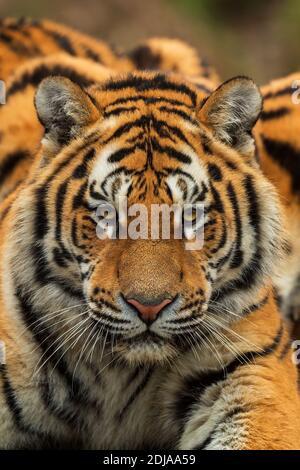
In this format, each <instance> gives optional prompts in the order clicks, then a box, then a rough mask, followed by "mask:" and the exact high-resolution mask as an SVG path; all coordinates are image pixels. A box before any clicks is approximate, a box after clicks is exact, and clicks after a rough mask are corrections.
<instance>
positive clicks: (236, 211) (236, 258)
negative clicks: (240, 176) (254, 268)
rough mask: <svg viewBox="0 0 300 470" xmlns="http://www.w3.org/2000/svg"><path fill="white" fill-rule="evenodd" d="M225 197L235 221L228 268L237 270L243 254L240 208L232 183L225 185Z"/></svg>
mask: <svg viewBox="0 0 300 470" xmlns="http://www.w3.org/2000/svg"><path fill="white" fill-rule="evenodd" d="M226 189H227V195H228V198H229V200H230V203H231V207H232V210H233V215H234V221H235V230H236V239H235V250H234V255H233V258H232V261H231V263H230V268H231V269H234V268H238V267H239V266H241V265H242V264H243V259H244V253H243V251H242V250H241V243H242V219H241V214H240V208H239V204H238V200H237V196H236V192H235V190H234V188H233V186H232V183H228V185H227V188H226Z"/></svg>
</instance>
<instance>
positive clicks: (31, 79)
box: [6, 64, 93, 100]
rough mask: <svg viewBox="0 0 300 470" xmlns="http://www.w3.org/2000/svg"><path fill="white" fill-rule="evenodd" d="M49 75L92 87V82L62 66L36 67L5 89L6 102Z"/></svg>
mask: <svg viewBox="0 0 300 470" xmlns="http://www.w3.org/2000/svg"><path fill="white" fill-rule="evenodd" d="M51 75H62V76H64V77H67V78H69V79H70V80H72V81H73V82H75V83H77V84H78V85H79V86H81V87H88V86H90V85H92V83H93V80H90V79H89V78H87V77H85V76H84V75H82V74H80V73H78V72H77V71H76V70H72V69H70V68H68V67H64V66H62V65H53V66H46V65H44V64H42V65H39V66H37V67H36V68H34V69H33V70H31V71H27V72H24V73H23V74H22V75H21V77H20V78H18V79H17V80H15V81H13V83H12V84H11V85H10V87H9V88H8V89H7V93H6V100H8V99H9V98H10V97H11V96H12V95H14V94H15V93H18V92H20V91H23V90H24V89H25V88H26V87H27V86H28V85H32V86H37V85H38V84H39V83H40V82H41V81H42V80H43V79H44V78H46V77H49V76H51Z"/></svg>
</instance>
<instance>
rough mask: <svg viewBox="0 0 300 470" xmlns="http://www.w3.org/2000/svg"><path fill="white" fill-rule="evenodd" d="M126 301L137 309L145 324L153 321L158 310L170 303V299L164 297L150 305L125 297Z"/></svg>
mask: <svg viewBox="0 0 300 470" xmlns="http://www.w3.org/2000/svg"><path fill="white" fill-rule="evenodd" d="M127 302H128V303H129V304H131V305H133V306H134V307H135V308H136V310H137V311H138V314H139V317H140V319H141V320H143V321H144V322H145V323H146V324H147V325H150V324H151V323H153V322H154V321H155V320H156V318H157V317H158V314H159V312H161V310H162V309H163V308H164V307H165V306H166V305H168V304H170V303H172V300H171V299H164V300H162V301H161V302H159V303H157V304H154V305H151V304H144V303H141V302H140V301H139V300H137V299H127Z"/></svg>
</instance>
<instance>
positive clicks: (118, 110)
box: [103, 106, 139, 119]
mask: <svg viewBox="0 0 300 470" xmlns="http://www.w3.org/2000/svg"><path fill="white" fill-rule="evenodd" d="M138 109H139V108H138V107H137V106H128V107H125V106H120V107H118V108H114V109H112V110H111V111H105V112H104V113H103V117H105V118H106V119H107V118H109V117H110V116H119V115H120V114H123V113H133V112H134V111H137V110H138Z"/></svg>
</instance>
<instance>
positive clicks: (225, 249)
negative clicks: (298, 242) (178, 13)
mask: <svg viewBox="0 0 300 470" xmlns="http://www.w3.org/2000/svg"><path fill="white" fill-rule="evenodd" d="M0 50H1V51H2V52H3V54H2V56H3V57H5V58H6V60H5V61H3V62H2V63H0V70H1V74H2V77H4V78H5V79H6V78H7V104H6V106H5V107H3V108H1V109H0V139H1V151H0V171H1V173H0V183H1V187H0V198H1V203H0V260H1V261H0V262H1V267H2V268H1V269H2V276H1V282H0V299H1V305H0V312H1V313H0V340H1V341H4V342H5V345H6V353H7V354H6V356H7V357H6V363H5V364H4V365H2V366H1V368H0V410H1V411H0V414H1V419H0V447H1V448H9V449H16V448H17V449H24V448H26V449H27V448H51V449H52V448H76V449H78V448H83V449H155V448H160V449H174V448H175V449H181V450H183V449H184V450H185V449H192V450H196V449H201V450H202V449H266V448H272V449H273V448H274V449H281V448H286V449H299V448H300V441H299V439H300V432H299V431H300V429H299V422H298V421H299V420H297V419H296V418H295V417H297V416H298V415H299V411H300V402H299V395H298V390H297V377H296V369H295V366H294V364H293V363H292V361H291V348H290V338H289V335H288V333H287V330H286V327H285V324H284V322H283V321H282V320H281V319H280V315H279V311H278V307H279V303H278V299H279V297H281V300H282V302H283V304H285V303H286V302H287V301H286V299H285V298H283V296H282V292H281V290H280V287H281V288H282V286H276V290H275V289H274V287H273V276H275V274H276V271H277V267H278V266H277V265H278V260H279V258H280V257H282V258H283V259H284V256H292V254H293V253H294V251H293V250H294V246H292V245H291V244H289V243H288V242H287V241H286V240H285V234H284V233H283V230H282V219H281V212H282V207H283V206H282V204H281V203H280V201H279V198H278V195H277V193H276V191H275V189H274V187H273V185H272V184H271V183H270V181H269V179H268V178H266V177H265V176H264V175H263V172H262V171H261V170H260V169H258V166H257V160H256V158H257V155H258V156H259V159H260V161H261V162H262V166H263V169H264V170H265V169H266V166H265V164H264V162H265V161H267V160H264V159H266V158H269V159H272V161H273V163H274V164H276V165H277V166H278V167H280V170H282V171H283V172H285V173H287V174H288V173H290V175H291V176H290V179H288V181H289V184H290V186H289V188H290V190H291V194H293V195H296V194H297V188H296V179H297V178H296V176H297V172H296V170H295V168H294V167H293V166H292V164H291V162H290V160H289V159H284V158H283V153H285V154H286V155H289V157H290V159H291V160H296V159H297V149H296V148H295V146H294V141H293V140H292V139H290V140H289V141H288V142H287V141H283V140H282V141H281V142H280V141H279V140H278V139H277V137H276V136H274V135H273V134H272V132H270V133H268V132H267V131H266V132H265V129H269V127H270V128H271V127H272V126H276V124H274V123H278V125H279V124H280V125H283V123H286V122H288V120H289V119H291V118H292V117H293V116H294V114H295V110H294V109H293V107H292V106H290V105H288V103H287V102H286V98H287V97H288V96H289V91H288V86H287V83H283V84H282V85H280V86H278V87H277V85H276V86H274V85H272V86H270V88H267V89H266V90H263V94H264V97H265V108H264V110H263V112H262V114H261V120H260V121H259V122H258V124H257V125H256V127H255V129H254V131H253V133H254V136H255V140H256V142H255V143H256V146H257V149H255V145H254V144H255V143H254V140H253V136H252V135H250V132H249V129H251V128H252V127H253V126H254V124H255V121H256V119H257V117H258V113H259V110H260V105H261V98H260V94H259V91H258V89H257V87H256V86H255V84H254V83H253V82H252V81H251V80H248V79H246V78H245V77H238V78H236V79H233V80H231V81H228V82H226V83H225V84H223V85H221V86H220V87H219V88H217V89H216V90H215V88H216V85H217V84H218V78H217V75H216V74H215V72H214V71H213V70H212V69H211V68H210V67H209V66H208V65H207V64H206V63H205V62H204V61H203V60H201V59H199V57H198V56H197V54H196V53H195V51H194V50H193V49H192V48H190V46H188V45H186V44H184V43H182V42H181V41H177V40H167V39H157V38H154V39H153V38H152V39H150V40H148V41H147V42H145V43H143V44H142V45H138V46H136V48H134V49H133V50H132V51H131V52H130V53H128V54H124V55H122V56H120V55H118V54H117V53H115V51H113V50H112V49H111V48H110V47H109V46H107V45H106V44H105V43H102V42H101V41H96V40H93V39H91V38H89V37H87V36H84V35H81V34H80V33H77V32H74V31H72V30H70V29H68V28H66V27H64V26H60V25H55V24H53V23H51V22H48V21H41V22H34V21H30V20H20V21H16V20H12V19H9V20H4V21H3V22H2V24H1V27H0ZM11 67H14V69H16V70H15V71H14V72H13V73H12V68H11ZM51 77H52V78H51ZM214 90H215V91H214ZM233 96H234V99H232V97H233ZM276 100H277V101H278V100H279V101H278V106H277V105H276V103H277V101H276ZM283 101H284V102H283ZM269 103H270V104H269ZM16 110H18V111H16ZM229 124H230V125H229ZM290 127H291V126H290ZM272 128H273V127H272ZM293 168H294V169H293ZM265 172H266V174H268V172H267V171H265ZM268 176H269V175H268ZM124 196H126V197H127V199H128V203H129V206H132V205H133V204H135V203H143V204H144V205H145V206H146V207H147V208H148V209H149V208H151V206H152V205H153V204H158V203H160V204H161V203H163V204H165V205H166V206H171V204H173V203H176V204H179V205H182V206H183V205H184V204H190V203H202V204H203V205H204V221H203V224H204V245H203V248H202V249H201V250H194V251H190V250H186V249H185V243H187V240H186V234H185V232H184V231H183V233H182V236H183V239H181V240H177V239H171V240H163V239H161V238H159V239H158V240H155V241H154V240H150V241H149V240H143V239H142V240H131V239H118V240H110V239H106V240H100V239H99V238H97V236H96V225H97V223H98V220H97V216H96V214H95V209H96V208H97V206H98V205H99V202H100V201H101V202H102V203H103V201H104V202H106V203H109V204H113V205H115V206H117V204H118V201H119V198H120V197H124ZM119 219H120V217H119ZM118 222H119V226H118V228H117V229H118V230H119V231H121V228H122V227H121V225H120V224H122V220H121V219H120V220H118ZM195 230H196V229H195ZM288 248H289V249H288ZM297 279H298V284H299V275H298V278H297ZM294 290H295V286H293V292H294ZM275 292H276V294H275ZM132 298H134V299H139V302H142V303H149V304H158V303H159V302H161V301H162V300H163V299H165V298H168V299H169V300H172V301H171V302H170V303H168V304H167V305H166V306H165V308H164V309H163V310H162V311H161V312H160V314H159V315H158V317H157V319H156V320H155V321H154V322H153V323H151V324H146V323H145V322H144V321H142V318H141V315H140V314H139V313H140V312H138V310H136V309H135V308H134V307H133V305H132V304H130V303H129V302H128V301H127V300H128V299H132ZM295 298H296V294H294V297H291V298H289V300H290V299H292V300H293V302H292V304H293V306H294V304H295V302H294V299H295Z"/></svg>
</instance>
